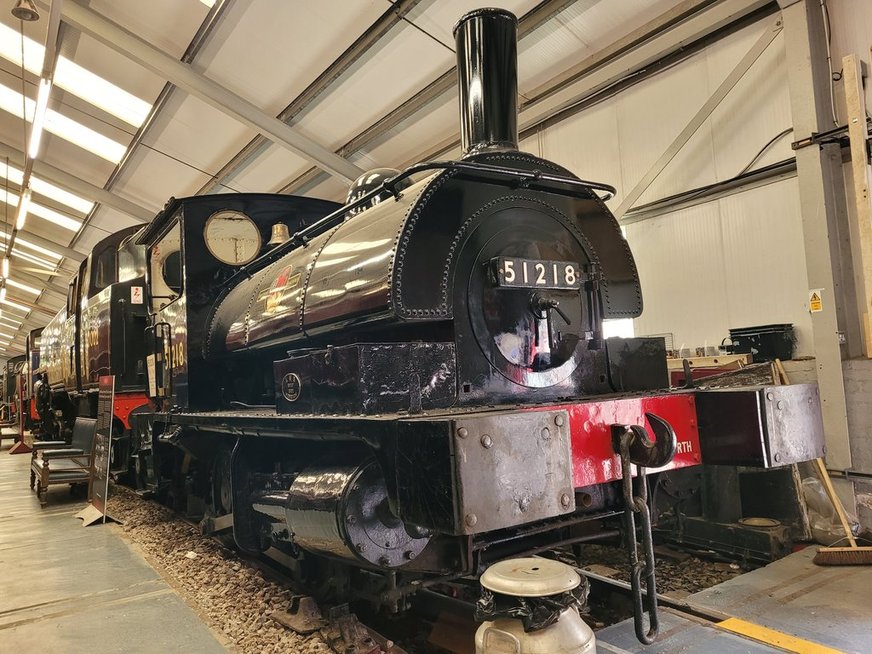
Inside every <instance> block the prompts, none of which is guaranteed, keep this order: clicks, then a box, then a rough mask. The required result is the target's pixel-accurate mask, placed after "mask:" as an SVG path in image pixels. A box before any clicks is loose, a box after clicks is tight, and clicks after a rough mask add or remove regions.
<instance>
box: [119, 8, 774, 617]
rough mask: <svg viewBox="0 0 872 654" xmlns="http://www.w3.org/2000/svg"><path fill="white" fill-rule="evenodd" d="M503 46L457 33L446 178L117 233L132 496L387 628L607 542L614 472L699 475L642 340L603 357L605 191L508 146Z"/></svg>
mask: <svg viewBox="0 0 872 654" xmlns="http://www.w3.org/2000/svg"><path fill="white" fill-rule="evenodd" d="M516 29H517V21H516V19H515V17H514V16H513V15H512V14H510V13H508V12H505V11H502V10H494V9H488V10H479V11H474V12H471V13H469V14H467V15H466V16H464V17H463V18H462V19H461V20H460V22H459V23H458V25H457V26H456V28H455V37H456V43H457V60H458V73H459V75H458V77H459V91H460V114H461V137H462V145H463V151H464V155H463V157H462V158H461V159H460V160H459V161H448V162H434V163H425V164H419V165H417V166H413V167H412V168H409V169H407V170H405V171H403V172H401V173H396V174H391V175H389V176H387V177H385V175H384V174H381V175H379V174H373V175H367V176H365V177H364V178H362V180H361V181H360V184H359V185H357V186H356V187H355V188H354V190H353V194H352V199H351V200H350V202H349V203H348V204H346V205H345V206H340V205H337V204H335V203H331V202H326V201H323V200H316V199H311V198H303V197H293V196H285V195H266V194H221V195H215V196H198V197H192V198H184V199H178V200H176V199H173V200H171V201H170V202H169V203H168V204H167V206H166V207H165V208H164V210H163V211H162V212H161V213H160V214H158V216H157V217H156V218H155V219H154V221H153V222H152V223H151V224H149V225H148V226H146V227H145V228H144V230H143V231H142V232H140V233H139V235H138V237H137V242H138V243H139V244H140V245H142V246H144V247H145V248H146V253H147V263H146V279H145V287H146V303H147V306H148V310H149V312H150V324H149V327H148V329H147V331H146V339H145V343H146V345H145V347H146V357H145V361H146V366H145V368H146V370H147V373H148V374H147V376H148V395H149V398H150V403H151V406H150V408H148V409H144V408H143V407H140V409H137V410H136V411H134V412H133V413H132V414H131V415H130V425H131V428H132V429H133V431H134V436H133V442H132V446H131V451H132V452H133V453H134V454H133V459H132V464H133V467H134V468H135V469H136V474H137V479H138V483H139V484H140V485H143V486H146V487H149V488H152V489H153V490H155V491H157V492H159V493H160V494H161V495H163V496H165V497H166V498H167V500H168V501H170V502H173V503H174V504H175V505H176V506H177V507H179V508H181V509H183V510H185V511H186V512H187V513H188V514H192V515H198V516H200V517H201V518H202V525H203V527H204V529H205V530H206V531H208V532H215V533H219V534H225V535H228V536H229V535H231V534H232V538H233V540H234V542H235V543H236V545H237V546H238V547H240V548H241V549H243V550H246V551H249V552H262V551H264V550H266V549H267V548H270V547H275V548H278V549H280V550H282V551H283V552H285V553H286V554H287V555H289V556H290V557H292V559H293V560H295V561H296V562H297V563H298V567H299V571H300V574H301V576H302V577H303V578H305V579H306V580H308V581H311V582H313V583H314V584H318V585H320V587H321V588H320V591H321V592H323V593H331V592H332V593H335V594H341V595H344V596H348V595H351V596H354V595H356V596H360V597H366V598H368V599H371V600H372V601H374V602H377V603H379V604H385V605H388V606H391V607H393V608H397V607H399V606H401V605H402V604H403V603H404V601H405V598H406V597H407V596H409V595H410V594H412V593H413V592H414V591H415V590H416V589H417V588H420V587H421V585H422V584H427V583H432V582H433V580H440V579H443V580H444V579H456V578H459V577H463V576H468V575H475V574H477V573H479V572H480V571H481V570H482V569H483V568H484V567H485V566H486V565H487V564H488V563H489V562H492V561H495V560H498V559H501V558H505V557H507V556H513V555H520V554H525V553H530V552H541V551H545V550H547V549H549V548H553V547H554V546H555V545H557V544H570V543H579V542H583V541H585V540H590V539H592V538H595V537H597V536H598V535H600V534H602V533H603V531H604V530H608V531H610V533H613V529H614V525H612V524H609V521H610V520H611V521H614V519H615V518H616V517H617V516H619V515H621V514H622V513H623V512H624V509H625V508H626V506H627V505H626V504H625V502H627V501H628V497H627V495H626V493H624V494H622V489H621V481H620V480H621V477H622V470H627V469H628V467H629V466H630V463H631V462H632V463H635V464H637V465H640V466H645V467H651V468H660V469H667V468H676V467H685V466H692V465H696V464H699V463H700V462H701V461H702V454H703V453H702V452H701V449H700V445H701V443H700V432H699V421H700V420H701V419H702V418H703V417H702V416H699V415H698V414H697V406H696V402H695V395H694V393H692V392H688V393H670V392H668V391H657V390H656V389H662V388H666V387H667V386H668V380H667V374H666V356H665V349H664V344H663V341H662V339H616V340H607V339H604V337H603V331H602V324H603V320H604V319H607V318H626V317H634V316H637V315H639V314H640V312H641V311H642V296H641V290H640V284H639V277H638V274H637V271H636V267H635V264H634V261H633V257H632V254H631V252H630V250H629V247H628V245H627V243H626V241H625V240H624V238H623V236H622V234H621V231H620V228H619V226H618V223H617V221H616V220H615V218H614V217H613V216H612V214H611V213H610V212H609V210H608V208H607V207H606V205H605V204H604V201H603V198H604V196H607V195H608V194H610V193H613V192H614V189H612V188H611V187H609V186H607V185H604V184H598V183H594V182H588V181H584V180H580V179H578V178H577V177H576V176H574V175H573V174H572V173H570V172H569V171H567V170H565V169H564V168H562V167H560V166H558V165H556V164H554V163H552V162H549V161H546V160H543V159H541V158H538V157H535V156H533V155H531V154H527V153H522V152H519V151H518V149H517V140H518V135H517V112H516V99H517V81H516V60H517V55H516ZM276 225H285V226H287V227H288V228H289V229H290V231H291V232H292V233H293V235H292V236H291V237H290V238H288V239H287V240H285V241H283V242H282V241H281V240H278V241H277V240H275V239H270V235H271V234H272V233H273V232H272V228H273V227H274V226H276ZM279 231H280V230H279ZM786 392H787V391H785V393H786ZM785 397H786V396H785ZM783 419H787V418H783ZM761 429H765V425H764V426H762V427H761ZM651 434H653V435H654V436H656V438H654V439H653V440H652V439H651ZM750 437H751V440H752V441H753V440H754V438H756V439H757V441H755V442H758V441H759V440H760V437H759V434H751V435H750ZM624 490H625V491H626V489H624ZM629 502H630V504H631V505H634V504H635V503H634V502H633V501H632V497H630V498H629ZM636 506H637V505H636ZM648 535H649V536H650V531H649V532H648ZM634 551H635V549H634ZM650 564H653V561H652V562H649V566H650ZM652 574H653V573H652ZM652 581H653V577H651V578H650V579H649V588H651V587H652V586H651V585H650V583H651V582H652ZM635 583H636V585H637V586H638V579H636V580H635ZM637 591H638V587H637Z"/></svg>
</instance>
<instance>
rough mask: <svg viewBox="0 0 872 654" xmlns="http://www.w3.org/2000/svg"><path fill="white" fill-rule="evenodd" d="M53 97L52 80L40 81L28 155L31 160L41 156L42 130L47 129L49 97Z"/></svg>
mask: <svg viewBox="0 0 872 654" xmlns="http://www.w3.org/2000/svg"><path fill="white" fill-rule="evenodd" d="M49 95H51V80H48V79H40V80H39V91H37V94H36V113H35V114H34V117H33V126H32V127H31V128H30V145H29V146H28V148H27V153H28V154H29V155H30V158H31V159H36V158H37V156H39V144H40V142H41V141H42V128H43V127H45V112H46V111H47V110H48V96H49Z"/></svg>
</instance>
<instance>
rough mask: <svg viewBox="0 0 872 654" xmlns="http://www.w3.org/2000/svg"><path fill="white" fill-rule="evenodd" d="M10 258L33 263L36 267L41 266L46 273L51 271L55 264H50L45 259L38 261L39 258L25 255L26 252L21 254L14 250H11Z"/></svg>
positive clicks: (19, 251)
mask: <svg viewBox="0 0 872 654" xmlns="http://www.w3.org/2000/svg"><path fill="white" fill-rule="evenodd" d="M12 256H13V257H16V258H18V259H24V260H25V261H27V262H30V263H35V264H36V265H37V266H42V267H43V268H45V269H46V272H50V271H53V270H54V268H55V266H57V264H56V263H52V262H51V261H46V260H45V259H40V258H39V257H35V256H33V255H32V254H27V252H22V251H21V250H18V249H16V248H12Z"/></svg>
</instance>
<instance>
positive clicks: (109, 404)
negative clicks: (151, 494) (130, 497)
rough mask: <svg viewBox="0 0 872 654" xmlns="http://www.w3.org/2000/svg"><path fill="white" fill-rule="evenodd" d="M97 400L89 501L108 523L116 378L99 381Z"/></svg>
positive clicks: (101, 378) (107, 376) (109, 376)
mask: <svg viewBox="0 0 872 654" xmlns="http://www.w3.org/2000/svg"><path fill="white" fill-rule="evenodd" d="M99 389H100V394H99V396H98V400H97V433H96V434H95V436H94V474H93V475H91V492H90V496H89V499H90V500H91V504H92V506H93V507H94V508H95V509H97V510H98V511H99V512H100V513H101V514H102V516H103V522H106V501H107V500H108V499H109V467H110V466H111V464H112V423H113V416H114V415H115V412H114V410H113V405H114V403H115V376H114V375H103V376H101V377H100V380H99Z"/></svg>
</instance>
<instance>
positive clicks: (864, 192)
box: [842, 54, 872, 358]
mask: <svg viewBox="0 0 872 654" xmlns="http://www.w3.org/2000/svg"><path fill="white" fill-rule="evenodd" d="M860 66H861V64H860V60H859V58H858V57H857V55H855V54H850V55H847V56H846V57H844V58H843V59H842V67H843V78H842V79H843V83H844V87H845V104H846V105H847V109H848V136H849V137H850V141H851V170H852V172H853V177H854V203H855V205H856V211H855V216H856V218H855V219H856V221H857V225H856V228H857V229H856V233H857V234H858V235H859V238H860V248H859V251H860V261H859V262H858V263H859V266H855V274H856V276H857V277H858V279H857V288H858V290H859V291H860V293H861V294H862V298H863V303H862V305H861V306H860V307H859V309H860V311H859V313H860V318H861V320H862V322H863V325H862V329H863V335H864V339H863V340H864V343H863V352H864V353H865V355H866V356H867V357H869V358H872V323H870V319H869V312H870V306H872V202H870V198H869V164H868V162H867V159H866V140H867V138H868V130H867V128H866V100H865V96H864V92H863V71H862V69H861V67H860Z"/></svg>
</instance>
